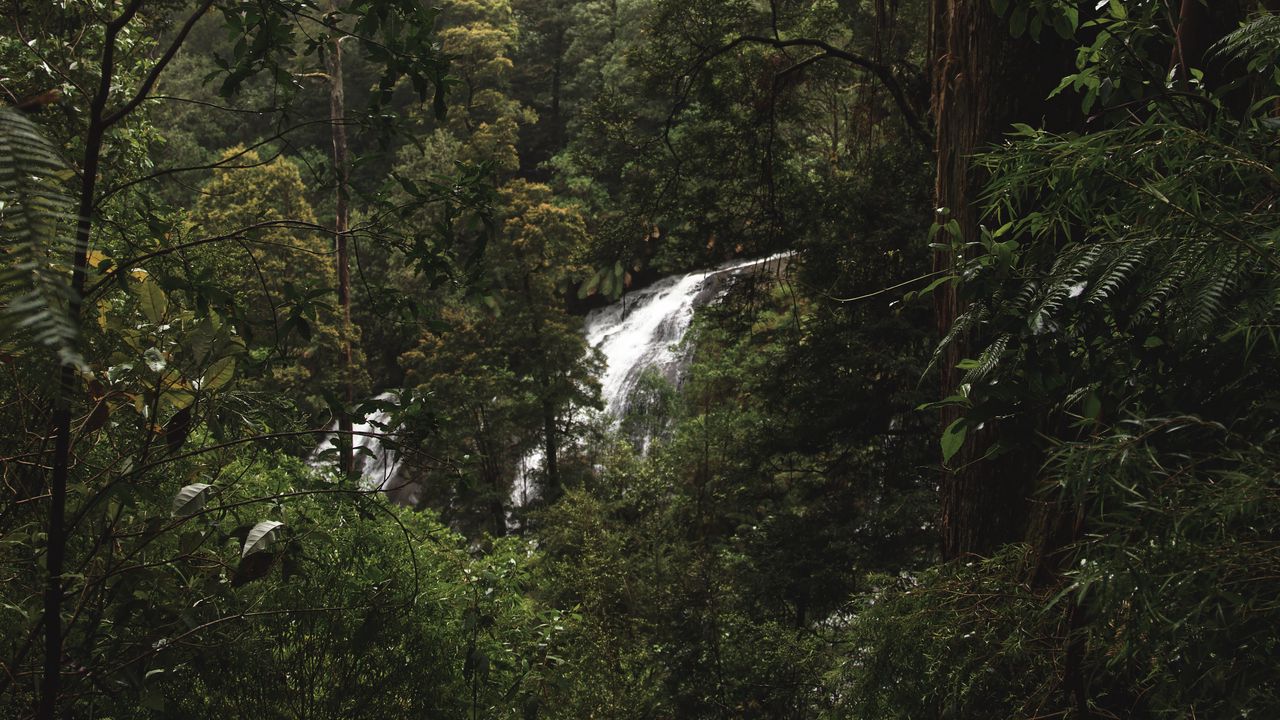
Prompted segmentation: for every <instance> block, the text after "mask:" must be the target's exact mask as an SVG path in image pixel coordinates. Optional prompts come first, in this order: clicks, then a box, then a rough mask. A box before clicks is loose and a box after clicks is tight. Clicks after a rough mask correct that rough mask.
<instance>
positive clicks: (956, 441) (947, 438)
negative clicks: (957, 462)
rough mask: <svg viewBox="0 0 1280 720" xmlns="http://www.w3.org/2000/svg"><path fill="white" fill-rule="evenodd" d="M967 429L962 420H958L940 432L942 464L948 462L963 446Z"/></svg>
mask: <svg viewBox="0 0 1280 720" xmlns="http://www.w3.org/2000/svg"><path fill="white" fill-rule="evenodd" d="M968 431H969V427H968V425H967V424H966V423H965V419H964V418H960V419H959V420H956V421H955V422H953V423H951V424H950V425H948V426H947V429H946V430H943V431H942V462H944V463H946V462H950V460H951V458H952V457H954V456H955V454H956V453H957V452H960V448H961V447H963V446H964V436H965V434H966V433H968Z"/></svg>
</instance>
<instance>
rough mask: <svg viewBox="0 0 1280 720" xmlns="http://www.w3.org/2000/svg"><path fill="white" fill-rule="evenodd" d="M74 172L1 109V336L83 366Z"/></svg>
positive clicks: (21, 118) (33, 129)
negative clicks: (74, 309) (68, 186)
mask: <svg viewBox="0 0 1280 720" xmlns="http://www.w3.org/2000/svg"><path fill="white" fill-rule="evenodd" d="M67 174H68V170H67V167H66V165H65V164H64V163H63V162H62V160H61V159H60V158H59V157H58V153H57V151H56V150H55V149H54V147H53V145H52V144H51V143H50V142H49V141H48V139H46V138H45V137H44V135H43V134H42V133H41V132H40V129H39V128H38V127H37V126H36V125H35V123H33V122H31V120H30V119H28V118H27V117H26V116H25V115H23V114H21V113H19V112H17V111H15V110H13V109H10V108H6V109H0V243H2V245H0V262H2V263H3V264H2V265H0V337H4V338H6V339H14V340H16V339H18V338H19V337H22V336H25V337H26V338H28V341H29V342H33V343H35V344H38V345H43V346H45V347H48V348H51V349H53V350H54V351H55V352H57V354H58V357H59V359H60V360H61V362H63V363H64V364H72V365H76V366H77V367H81V368H83V367H84V360H83V359H82V357H81V355H80V351H79V339H80V332H79V326H78V324H77V323H76V320H75V318H73V317H72V316H71V314H70V311H69V308H70V305H71V298H72V288H71V284H70V282H69V278H70V274H71V268H70V266H69V264H68V263H67V261H66V258H67V257H69V256H70V251H69V248H70V240H69V238H68V233H67V230H68V228H69V227H70V226H71V225H72V224H73V221H74V215H73V214H72V213H71V212H69V209H70V208H71V207H72V206H73V205H72V202H71V199H70V198H69V197H68V196H67V195H66V193H65V192H64V191H63V189H62V186H61V183H62V180H63V179H64V178H65V177H66V176H67ZM14 350H20V348H14Z"/></svg>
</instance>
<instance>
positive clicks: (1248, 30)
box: [1214, 14, 1280, 65]
mask: <svg viewBox="0 0 1280 720" xmlns="http://www.w3.org/2000/svg"><path fill="white" fill-rule="evenodd" d="M1214 52H1216V53H1218V54H1220V55H1224V56H1228V57H1234V58H1241V59H1245V58H1254V59H1256V61H1257V62H1259V63H1266V64H1271V63H1274V62H1275V58H1276V57H1278V56H1280V15H1273V14H1262V15H1259V16H1258V17H1256V18H1254V19H1253V20H1251V21H1250V22H1247V23H1245V24H1244V25H1242V26H1241V27H1240V28H1238V29H1237V30H1235V31H1233V32H1231V33H1229V34H1228V35H1227V36H1226V37H1224V38H1223V39H1222V40H1220V41H1219V42H1218V44H1217V45H1216V46H1215V48H1214ZM1252 64H1253V63H1251V65H1252Z"/></svg>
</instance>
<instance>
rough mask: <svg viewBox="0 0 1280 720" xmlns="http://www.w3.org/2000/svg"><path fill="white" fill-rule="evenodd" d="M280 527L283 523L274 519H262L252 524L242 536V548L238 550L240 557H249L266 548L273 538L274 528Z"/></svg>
mask: <svg viewBox="0 0 1280 720" xmlns="http://www.w3.org/2000/svg"><path fill="white" fill-rule="evenodd" d="M281 527H284V523H282V522H279V521H276V520H263V521H262V522H260V523H258V524H257V525H254V526H253V528H252V529H251V530H249V534H248V535H245V537H244V549H243V550H241V551H240V557H242V558H243V557H249V556H250V555H252V554H254V553H256V552H261V551H263V550H265V549H267V547H268V546H270V545H271V543H272V541H273V540H275V535H276V530H278V529H280V528H281Z"/></svg>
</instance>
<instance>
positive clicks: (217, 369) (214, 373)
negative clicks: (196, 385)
mask: <svg viewBox="0 0 1280 720" xmlns="http://www.w3.org/2000/svg"><path fill="white" fill-rule="evenodd" d="M235 375H236V359H235V358H233V357H224V358H220V359H218V360H217V361H215V362H214V363H213V364H212V365H210V366H209V369H208V370H206V371H205V373H204V380H203V381H202V382H201V383H200V389H201V390H217V389H218V388H220V387H222V386H223V385H226V384H227V383H229V382H231V378H233V377H235Z"/></svg>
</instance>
